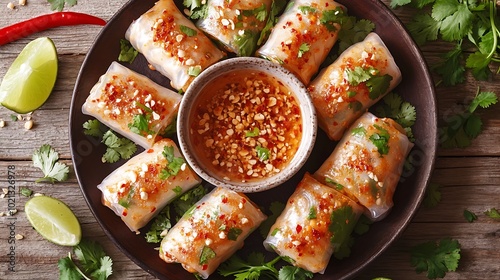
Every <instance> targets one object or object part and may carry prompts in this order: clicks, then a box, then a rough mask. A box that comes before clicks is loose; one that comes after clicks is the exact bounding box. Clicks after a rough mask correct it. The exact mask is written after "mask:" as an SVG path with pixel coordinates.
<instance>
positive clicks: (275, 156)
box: [190, 71, 302, 182]
mask: <svg viewBox="0 0 500 280" xmlns="http://www.w3.org/2000/svg"><path fill="white" fill-rule="evenodd" d="M266 92H267V93H266ZM200 95H203V96H204V98H201V99H200V100H199V102H198V103H197V104H195V106H194V108H196V109H195V110H193V113H192V114H193V115H192V116H191V119H192V121H191V130H190V131H192V136H193V143H198V144H197V147H196V152H197V153H198V154H199V155H201V158H205V159H206V163H208V164H207V165H210V164H211V165H212V166H214V167H215V169H217V172H219V173H220V175H221V176H220V177H223V178H228V179H229V180H234V181H242V182H247V181H251V180H252V179H254V180H255V179H258V178H266V177H270V176H273V175H274V174H276V173H278V172H279V171H280V170H282V169H283V168H284V166H286V165H287V164H288V162H289V161H290V160H291V159H292V158H293V156H294V154H295V153H296V151H297V149H298V145H299V143H300V140H301V138H302V118H301V113H300V106H299V104H298V102H297V100H296V98H295V97H294V95H293V94H292V93H291V92H290V91H289V89H287V88H286V87H285V86H284V85H283V84H282V83H281V82H280V81H278V80H277V79H276V78H274V77H271V76H269V75H268V74H265V73H263V72H251V73H249V72H248V71H239V72H236V73H229V74H223V75H221V76H219V77H218V78H216V79H215V80H214V81H212V84H211V85H210V86H207V87H205V89H204V92H202V93H200ZM268 104H273V106H268ZM283 116H285V117H283ZM255 132H257V133H256V134H255V135H254V133H255Z"/></svg>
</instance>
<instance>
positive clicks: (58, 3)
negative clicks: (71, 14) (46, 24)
mask: <svg viewBox="0 0 500 280" xmlns="http://www.w3.org/2000/svg"><path fill="white" fill-rule="evenodd" d="M47 2H49V3H50V9H51V10H52V11H56V10H57V11H59V12H60V11H62V10H63V9H64V5H65V4H67V5H68V6H70V7H73V6H74V5H76V3H77V0H47Z"/></svg>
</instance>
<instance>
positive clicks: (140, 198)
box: [97, 138, 201, 232]
mask: <svg viewBox="0 0 500 280" xmlns="http://www.w3.org/2000/svg"><path fill="white" fill-rule="evenodd" d="M199 183H201V180H200V178H199V177H198V175H196V173H194V172H193V171H192V170H191V168H190V167H189V166H188V165H187V164H186V163H185V161H184V158H183V157H182V155H181V153H180V151H179V149H178V148H177V146H176V145H175V143H174V142H173V141H172V140H170V139H167V138H164V139H162V140H160V141H158V142H156V143H155V144H154V145H153V147H152V148H150V149H148V150H145V151H144V152H142V153H140V154H138V155H136V156H134V157H133V158H131V159H130V160H129V161H127V162H126V163H125V164H124V165H122V166H120V167H119V168H117V169H116V170H115V171H113V172H112V173H111V174H109V175H108V176H107V177H106V178H105V179H104V180H103V181H102V183H101V184H99V185H98V186H97V188H98V189H99V190H101V191H102V201H103V204H104V205H106V206H107V207H109V208H110V209H112V210H113V211H114V212H115V213H116V215H118V216H119V217H120V218H121V219H122V220H123V222H125V224H126V225H127V226H128V227H129V228H130V230H131V231H135V232H138V231H139V229H140V228H142V227H143V226H145V225H146V224H147V223H148V222H149V221H150V220H151V219H152V218H153V217H154V216H155V215H156V214H158V212H159V211H161V209H163V208H164V207H165V206H166V205H167V204H168V203H170V202H171V201H172V200H173V199H175V198H176V197H177V196H178V195H180V194H182V193H184V192H186V191H188V190H189V189H191V188H192V187H194V186H196V185H198V184H199Z"/></svg>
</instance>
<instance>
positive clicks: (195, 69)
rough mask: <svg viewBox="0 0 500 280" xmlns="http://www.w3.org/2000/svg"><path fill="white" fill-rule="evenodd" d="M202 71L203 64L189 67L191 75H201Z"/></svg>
mask: <svg viewBox="0 0 500 280" xmlns="http://www.w3.org/2000/svg"><path fill="white" fill-rule="evenodd" d="M200 73H201V66H200V65H196V66H190V67H189V68H188V75H189V76H192V77H198V75H200Z"/></svg>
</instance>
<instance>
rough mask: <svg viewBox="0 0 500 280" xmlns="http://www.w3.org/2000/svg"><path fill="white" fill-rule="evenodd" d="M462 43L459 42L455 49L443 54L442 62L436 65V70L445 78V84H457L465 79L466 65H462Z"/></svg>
mask: <svg viewBox="0 0 500 280" xmlns="http://www.w3.org/2000/svg"><path fill="white" fill-rule="evenodd" d="M462 59H463V51H462V45H461V44H457V45H456V46H455V48H454V49H452V50H451V51H449V52H447V53H445V54H444V56H443V60H442V61H441V63H439V64H437V65H436V66H435V67H434V71H435V72H436V73H438V74H439V75H440V76H441V77H442V78H443V84H444V85H445V86H449V85H456V84H459V83H462V82H464V81H465V76H464V73H465V67H464V66H463V65H462V62H461V61H462Z"/></svg>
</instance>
